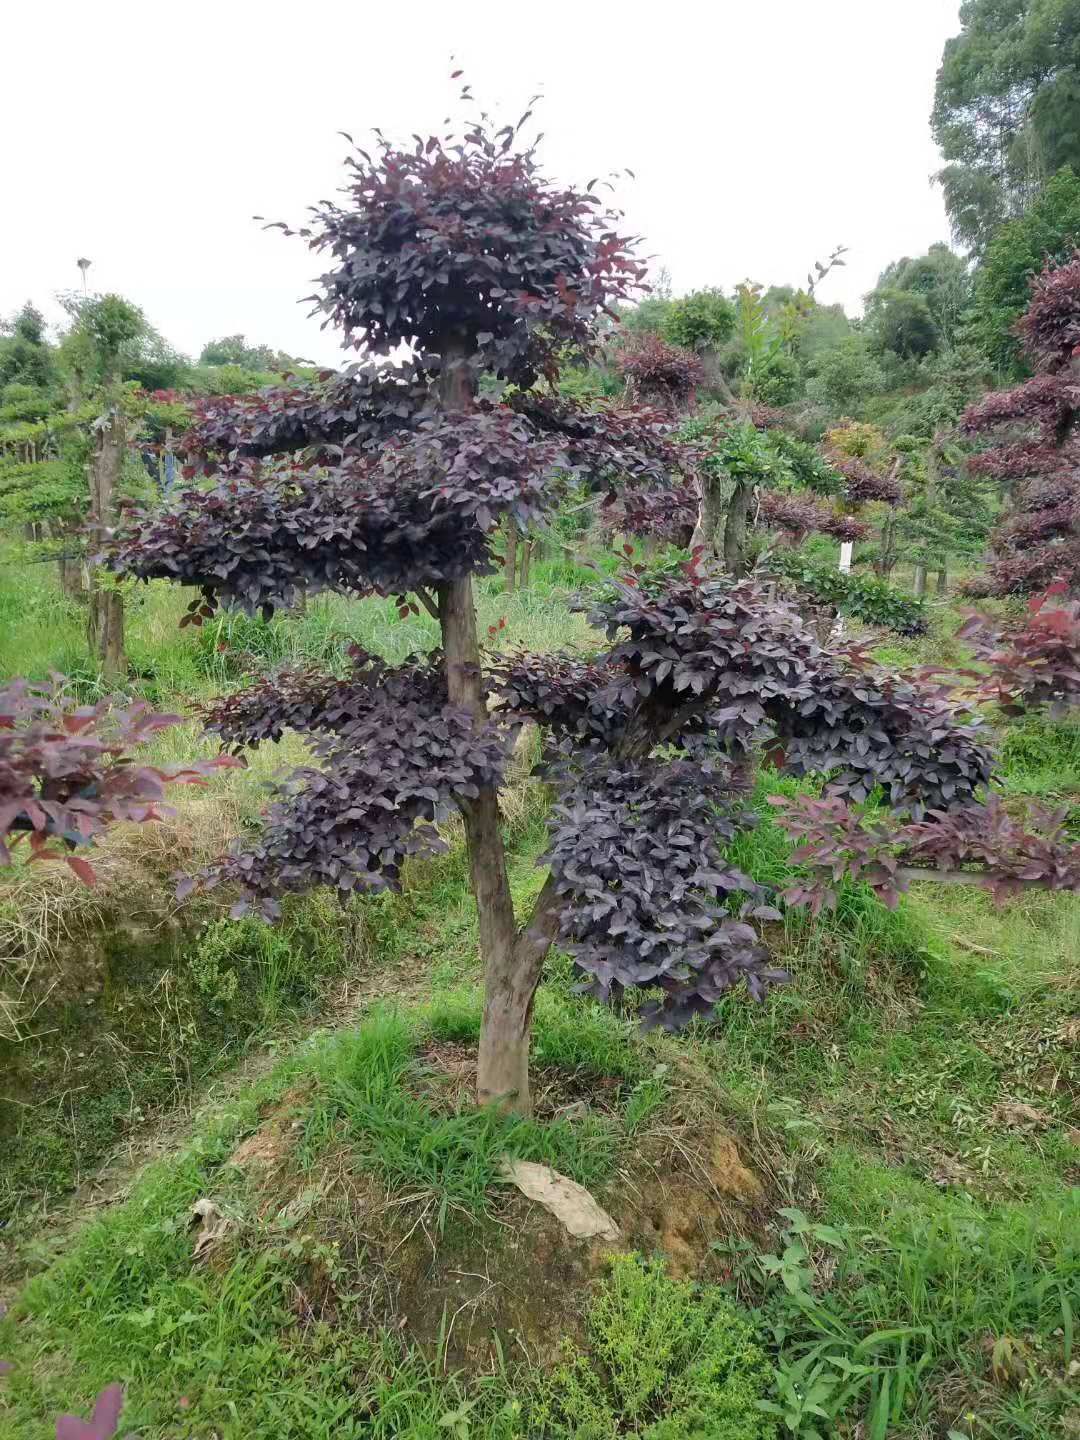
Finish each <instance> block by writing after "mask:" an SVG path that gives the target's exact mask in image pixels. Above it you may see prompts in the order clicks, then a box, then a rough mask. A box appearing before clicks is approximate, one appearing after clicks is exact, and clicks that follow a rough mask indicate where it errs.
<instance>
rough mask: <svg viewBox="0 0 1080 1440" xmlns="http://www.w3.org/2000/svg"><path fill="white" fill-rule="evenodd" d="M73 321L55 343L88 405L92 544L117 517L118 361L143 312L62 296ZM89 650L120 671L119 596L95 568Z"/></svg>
mask: <svg viewBox="0 0 1080 1440" xmlns="http://www.w3.org/2000/svg"><path fill="white" fill-rule="evenodd" d="M67 304H68V308H69V312H70V313H71V315H72V317H73V320H74V323H73V325H72V327H71V329H70V330H69V331H68V333H67V335H66V336H65V337H64V341H63V344H62V346H61V356H62V358H63V360H64V362H65V364H66V366H67V369H68V372H69V374H70V376H71V380H72V385H73V390H74V396H73V399H74V404H75V406H76V407H78V408H82V407H87V406H88V407H90V408H91V409H92V410H93V411H94V413H95V418H94V420H93V422H92V423H91V425H90V427H89V429H90V434H91V446H90V455H89V462H88V479H89V486H90V501H89V509H88V513H87V521H88V524H89V527H90V531H91V535H92V537H93V542H94V544H95V546H100V545H101V543H102V542H103V541H104V539H105V537H106V536H107V535H108V534H109V532H110V530H111V528H112V526H113V524H114V523H115V519H116V512H115V506H116V500H117V497H118V491H119V487H120V477H121V471H122V468H123V464H124V456H125V454H126V451H127V442H128V417H127V415H126V413H125V410H124V405H123V399H124V395H123V386H122V375H123V370H124V366H125V361H127V360H128V359H130V357H131V355H132V354H133V353H134V352H135V350H136V349H137V346H138V345H139V343H140V342H141V341H142V340H143V339H144V338H145V337H146V336H147V335H148V334H149V333H150V327H149V326H148V325H147V323H146V318H145V316H144V315H143V313H142V311H141V310H140V309H139V308H138V307H137V306H135V305H132V304H131V303H130V302H129V301H127V300H124V299H122V298H121V297H120V296H119V295H92V296H85V297H84V296H76V297H69V298H68V301H67ZM87 641H88V643H89V646H90V653H91V655H92V656H93V657H94V658H95V660H96V661H97V662H98V664H99V665H100V666H101V670H102V673H103V675H105V677H106V678H107V679H110V680H116V679H119V678H120V677H121V676H122V675H123V674H124V673H125V671H126V669H127V659H126V655H125V651H124V599H123V595H122V594H121V593H120V591H119V590H118V589H117V587H116V585H115V583H114V582H113V581H112V580H111V577H109V576H107V575H103V574H102V573H100V572H98V573H96V574H95V575H94V577H93V583H92V584H91V588H90V609H89V613H88V617H87Z"/></svg>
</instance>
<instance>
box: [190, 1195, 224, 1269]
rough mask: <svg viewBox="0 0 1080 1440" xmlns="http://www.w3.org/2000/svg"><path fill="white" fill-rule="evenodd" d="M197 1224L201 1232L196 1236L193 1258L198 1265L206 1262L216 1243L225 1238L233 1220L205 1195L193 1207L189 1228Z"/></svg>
mask: <svg viewBox="0 0 1080 1440" xmlns="http://www.w3.org/2000/svg"><path fill="white" fill-rule="evenodd" d="M196 1225H198V1226H199V1233H198V1234H197V1235H196V1236H195V1248H194V1249H193V1250H192V1252H191V1258H192V1259H193V1260H194V1261H195V1263H196V1264H197V1265H198V1264H203V1263H205V1261H206V1260H207V1259H208V1258H209V1254H210V1251H211V1249H212V1248H213V1247H214V1245H216V1244H217V1242H218V1241H219V1240H223V1239H224V1238H225V1236H226V1234H227V1233H228V1231H229V1228H230V1227H231V1225H232V1221H231V1220H230V1219H229V1218H228V1216H227V1215H223V1214H222V1213H221V1211H220V1210H219V1209H218V1207H217V1205H216V1204H215V1203H214V1201H213V1200H210V1199H208V1198H207V1197H206V1196H205V1195H204V1196H203V1197H202V1198H201V1199H199V1200H196V1201H195V1204H194V1205H193V1206H192V1207H191V1220H190V1222H189V1224H188V1229H189V1230H190V1229H194V1227H195V1226H196Z"/></svg>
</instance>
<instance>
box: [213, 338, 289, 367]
mask: <svg viewBox="0 0 1080 1440" xmlns="http://www.w3.org/2000/svg"><path fill="white" fill-rule="evenodd" d="M311 363H312V362H311V361H310V360H299V359H297V358H296V357H295V356H292V355H287V354H286V353H285V351H284V350H272V349H271V348H270V346H269V345H255V344H249V343H248V340H247V337H246V336H244V335H224V336H222V338H221V339H220V340H208V341H207V342H206V344H205V345H204V346H203V348H202V351H201V353H200V355H199V364H200V365H235V366H237V367H238V368H239V369H241V370H254V371H265V370H270V371H280V370H294V369H296V367H297V366H301V365H310V364H311Z"/></svg>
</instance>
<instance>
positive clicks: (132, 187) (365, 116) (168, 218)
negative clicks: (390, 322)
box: [0, 0, 959, 364]
mask: <svg viewBox="0 0 1080 1440" xmlns="http://www.w3.org/2000/svg"><path fill="white" fill-rule="evenodd" d="M958 9H959V5H958V3H957V0H906V3H905V4H904V5H902V6H899V7H898V6H897V5H896V4H895V3H894V0H817V3H816V4H809V3H807V0H712V3H711V4H710V3H709V0H696V3H690V0H669V3H666V4H658V5H657V4H652V5H647V6H644V5H637V6H635V5H627V4H623V5H612V4H603V5H601V4H597V3H595V0H594V3H590V0H577V3H568V0H547V3H540V4H537V3H533V4H529V5H521V4H514V3H513V0H498V3H488V0H471V3H469V4H466V5H457V6H452V7H451V6H449V5H446V4H434V3H428V0H413V3H411V4H408V5H404V4H399V5H387V4H378V5H374V4H370V3H364V0H351V3H331V0H306V3H303V4H300V5H297V4H295V3H292V4H289V5H287V6H286V5H282V4H281V3H280V0H260V3H258V4H255V3H251V0H217V3H214V4H209V3H205V0H189V3H185V4H184V5H182V6H179V7H176V6H160V5H148V4H146V3H145V0H142V3H138V4H128V3H122V0H97V3H93V4H90V5H85V4H80V5H76V4H74V3H71V0H60V3H53V4H48V5H46V4H42V3H39V4H37V5H26V4H21V5H15V4H11V5H9V6H8V7H7V8H6V10H5V15H4V19H3V22H2V34H3V49H4V51H5V55H6V61H5V64H4V67H3V79H2V81H0V135H2V136H3V147H2V162H0V315H3V314H7V313H9V312H11V311H12V310H14V309H16V308H17V307H18V306H19V305H20V304H22V302H23V301H24V300H26V299H33V300H34V301H35V303H36V304H38V305H39V306H41V307H42V308H43V309H45V310H46V312H47V314H48V315H49V316H50V318H55V317H56V315H57V314H58V312H57V310H56V307H55V304H54V302H53V296H54V294H55V292H56V291H57V290H60V289H64V288H74V287H77V286H78V285H79V284H80V283H81V282H80V276H79V272H78V270H77V269H76V266H75V261H76V258H77V257H78V256H80V255H84V256H87V257H88V258H89V259H90V260H92V262H93V264H92V267H91V269H90V272H89V284H90V287H91V288H92V289H96V290H99V291H110V290H112V291H118V292H120V293H121V294H123V295H126V296H127V297H129V298H130V299H132V300H134V301H135V302H136V303H138V304H139V305H141V306H142V307H143V309H144V310H145V312H146V314H147V316H148V318H149V319H150V320H151V322H152V323H153V324H154V325H155V326H156V327H157V328H158V329H159V330H160V331H161V332H162V333H163V334H164V335H165V336H166V337H167V338H168V339H169V340H170V341H171V342H172V343H173V344H174V345H176V346H177V347H178V348H179V349H181V350H183V351H185V352H186V353H188V354H190V355H192V356H195V355H197V354H198V352H199V350H200V349H201V347H202V345H203V344H204V343H205V341H206V340H208V339H210V338H211V337H215V336H219V335H226V334H231V333H234V332H236V331H242V332H243V333H245V334H246V335H247V336H248V337H249V339H252V340H257V341H260V342H265V343H267V344H269V345H272V346H274V347H275V348H280V349H283V350H287V351H289V352H290V353H293V354H299V355H303V356H308V357H310V358H312V359H315V360H317V361H319V362H320V363H327V364H336V363H339V362H340V360H341V358H342V357H341V354H340V351H339V349H338V345H337V342H336V340H335V338H334V336H333V334H332V332H330V331H321V330H320V329H319V324H318V321H317V320H312V319H308V318H306V312H307V309H308V308H309V307H306V306H303V305H298V304H297V303H296V301H297V299H298V298H299V297H301V296H303V295H305V294H309V293H310V291H311V288H312V287H311V283H310V282H311V279H312V277H313V276H314V275H315V274H316V273H317V261H316V260H315V258H314V257H313V256H311V255H310V254H309V252H308V251H307V250H306V248H305V247H304V245H303V242H302V241H300V240H298V239H286V238H284V237H282V235H281V233H280V231H269V232H264V231H263V230H262V229H261V228H260V227H259V225H258V224H257V223H256V222H254V221H253V220H252V218H251V217H252V216H253V215H255V214H262V215H266V216H268V217H269V218H271V219H278V218H280V219H288V220H290V221H294V222H295V221H300V220H302V219H303V218H304V210H305V207H306V206H307V205H309V204H311V203H313V202H314V201H317V200H318V199H320V198H321V197H324V196H328V195H330V194H331V193H332V192H333V191H334V190H335V189H336V187H337V185H338V184H339V183H340V177H341V175H342V170H341V159H342V156H343V155H344V153H345V150H346V148H347V147H346V143H345V141H344V140H342V138H341V137H340V136H339V135H337V134H336V133H335V132H336V131H338V130H347V131H349V132H351V133H352V134H353V135H354V136H355V138H356V139H357V141H359V142H360V143H363V142H362V140H361V137H362V136H363V135H366V134H368V133H369V132H370V129H371V127H372V126H373V125H378V126H381V128H382V129H383V130H384V131H386V132H387V133H388V134H391V135H395V136H396V135H400V136H402V137H406V136H407V135H408V134H409V133H410V132H411V131H413V130H419V131H422V132H424V133H427V132H428V131H429V130H430V129H432V128H433V127H434V128H437V129H438V128H441V127H442V122H443V120H444V118H445V117H446V116H447V115H448V114H451V113H455V106H456V103H457V101H456V97H457V93H458V85H459V84H460V82H458V84H455V83H452V82H451V81H450V80H449V72H450V70H451V69H452V68H456V66H457V65H460V66H463V67H464V69H465V71H466V78H467V79H468V80H469V82H470V83H471V85H472V88H473V92H474V94H475V95H476V96H477V97H478V98H480V99H481V100H483V101H484V103H485V104H486V105H487V106H488V108H489V109H491V110H493V111H495V112H497V113H498V114H499V116H500V118H501V117H502V116H504V115H505V116H506V117H507V118H509V119H511V120H513V119H516V118H517V116H518V115H519V114H520V112H521V110H522V109H523V108H524V102H525V101H526V100H527V99H528V97H529V96H530V95H531V94H532V93H533V92H534V91H536V90H540V91H542V92H543V95H544V100H543V102H542V104H541V106H540V107H539V109H538V112H537V120H538V128H540V129H542V130H543V131H544V132H545V135H546V139H545V141H544V145H543V152H542V153H543V158H544V161H545V165H546V168H547V169H548V171H549V173H551V174H553V175H554V176H556V177H557V178H559V179H561V180H566V181H573V182H577V183H584V182H586V181H588V180H589V179H590V178H592V177H593V176H594V175H597V174H607V173H609V172H611V171H612V170H614V169H617V168H621V167H629V168H630V169H632V170H633V171H634V172H635V174H636V179H635V180H633V181H629V180H627V181H625V182H623V183H621V184H620V186H619V191H618V202H619V204H620V205H621V206H622V208H623V209H624V210H625V211H626V225H627V228H628V230H629V231H630V232H632V233H638V234H641V235H642V236H643V237H644V238H645V242H646V243H645V247H644V249H645V253H647V254H650V255H654V256H655V257H656V262H657V263H658V264H660V263H662V264H665V265H666V266H667V267H668V269H669V270H670V272H671V276H672V281H673V285H674V289H675V292H676V293H681V292H683V291H686V290H690V289H694V288H696V287H698V286H702V285H719V286H722V287H724V288H725V289H730V288H731V287H732V286H733V285H735V284H736V283H737V282H738V281H740V280H743V279H745V278H747V277H749V278H751V279H754V280H760V281H762V282H764V283H765V284H773V283H776V284H781V283H799V282H800V281H801V280H803V279H804V278H805V274H806V271H807V269H808V267H809V265H810V262H811V261H813V260H814V259H817V258H821V259H824V258H825V257H826V256H827V254H828V253H829V251H831V250H832V249H833V247H834V246H835V245H836V244H838V243H843V244H845V245H847V246H849V247H850V254H849V255H848V257H847V259H848V265H847V268H846V269H845V270H841V271H835V272H834V273H833V274H832V275H830V276H829V278H828V279H827V280H826V281H825V283H824V284H823V286H822V289H821V291H820V298H821V300H823V301H834V300H841V301H843V303H844V305H845V306H846V308H847V309H848V311H849V312H850V313H855V312H857V311H858V309H859V306H860V301H861V297H862V295H863V293H864V292H865V291H866V290H867V289H868V288H869V287H870V286H872V285H873V283H874V281H875V279H876V277H877V274H878V272H879V271H880V270H881V269H882V267H883V266H884V265H886V264H887V263H888V262H889V261H890V260H893V259H895V258H897V257H898V256H900V255H904V254H914V253H917V252H919V251H922V250H925V249H926V247H927V246H928V245H930V244H932V243H933V242H934V241H935V240H946V239H948V226H947V223H946V220H945V214H944V209H943V207H942V203H941V195H940V191H939V190H938V189H937V188H936V187H934V186H932V185H931V183H930V175H931V174H932V172H933V171H934V170H935V169H936V168H937V166H938V164H939V163H940V162H939V158H938V156H937V153H936V151H935V149H934V146H933V142H932V141H931V138H930V133H929V126H928V115H929V111H930V105H931V101H932V96H933V87H934V75H935V72H936V70H937V66H938V63H939V61H940V58H941V49H942V45H943V43H944V41H945V40H946V38H947V37H948V36H950V35H952V34H955V33H956V32H957V31H958V29H959V22H958V19H957V12H958ZM452 54H453V55H454V56H455V57H456V60H455V64H454V65H451V63H450V57H451V55H452Z"/></svg>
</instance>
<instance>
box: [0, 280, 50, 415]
mask: <svg viewBox="0 0 1080 1440" xmlns="http://www.w3.org/2000/svg"><path fill="white" fill-rule="evenodd" d="M58 379H59V377H58V375H57V370H56V360H55V357H54V356H53V352H52V347H51V346H50V345H49V343H48V340H47V339H46V335H45V317H44V316H43V315H42V313H41V311H40V310H38V309H37V308H36V307H35V306H34V305H32V304H31V303H30V301H29V300H28V301H27V302H26V304H25V305H24V306H23V307H22V309H21V310H20V311H19V312H18V313H17V314H16V315H13V316H11V318H10V319H8V320H5V321H3V322H0V396H2V395H3V392H4V391H5V390H6V389H7V387H8V386H9V385H25V386H30V387H31V388H32V389H34V390H39V391H42V392H48V391H49V390H51V389H53V388H55V386H56V385H57V382H58Z"/></svg>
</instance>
